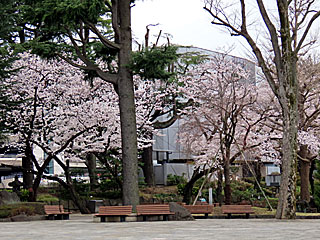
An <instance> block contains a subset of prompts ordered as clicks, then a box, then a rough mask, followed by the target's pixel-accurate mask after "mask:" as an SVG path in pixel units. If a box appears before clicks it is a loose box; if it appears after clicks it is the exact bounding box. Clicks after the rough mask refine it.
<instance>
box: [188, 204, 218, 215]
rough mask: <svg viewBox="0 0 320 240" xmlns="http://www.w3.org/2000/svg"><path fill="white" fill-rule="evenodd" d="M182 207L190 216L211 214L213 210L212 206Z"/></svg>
mask: <svg viewBox="0 0 320 240" xmlns="http://www.w3.org/2000/svg"><path fill="white" fill-rule="evenodd" d="M183 207H184V208H186V209H188V211H189V212H190V213H191V214H192V213H194V214H197V213H198V214H202V213H203V214H206V213H212V210H213V206H210V205H184V206H183Z"/></svg>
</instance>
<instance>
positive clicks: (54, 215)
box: [44, 205, 71, 220]
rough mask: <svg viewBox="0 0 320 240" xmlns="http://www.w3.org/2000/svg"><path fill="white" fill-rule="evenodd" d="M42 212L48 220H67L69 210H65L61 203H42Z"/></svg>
mask: <svg viewBox="0 0 320 240" xmlns="http://www.w3.org/2000/svg"><path fill="white" fill-rule="evenodd" d="M44 212H45V213H46V215H48V219H49V220H54V219H59V220H68V219H69V214H71V212H65V211H64V209H63V205H44Z"/></svg>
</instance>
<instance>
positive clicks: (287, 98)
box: [276, 47, 299, 219]
mask: <svg viewBox="0 0 320 240" xmlns="http://www.w3.org/2000/svg"><path fill="white" fill-rule="evenodd" d="M283 48H284V47H283ZM290 53H292V51H291V52H290V51H286V52H285V53H283V54H284V55H285V57H284V62H283V65H284V68H283V72H280V73H279V74H278V78H279V81H283V82H284V84H283V87H282V86H280V89H279V91H280V94H279V100H280V104H281V107H282V115H283V137H282V173H281V185H280V194H279V202H278V207H277V213H276V218H278V219H295V217H296V215H295V212H296V181H297V134H298V119H299V118H298V81H297V75H296V58H295V56H291V55H290Z"/></svg>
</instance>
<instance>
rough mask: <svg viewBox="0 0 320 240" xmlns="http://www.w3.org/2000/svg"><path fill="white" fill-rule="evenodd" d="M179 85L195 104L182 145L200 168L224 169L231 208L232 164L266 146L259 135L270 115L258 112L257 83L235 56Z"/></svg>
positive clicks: (200, 70)
mask: <svg viewBox="0 0 320 240" xmlns="http://www.w3.org/2000/svg"><path fill="white" fill-rule="evenodd" d="M250 77H251V78H250ZM181 81H182V82H184V84H185V85H184V86H183V87H182V88H181V89H180V90H181V92H182V93H183V95H184V97H185V98H186V99H191V100H192V102H193V104H192V106H190V107H187V108H185V109H184V110H182V111H181V114H182V119H183V125H182V128H181V131H180V136H179V138H180V142H181V143H182V144H183V145H184V147H185V149H186V150H187V151H189V152H190V153H191V154H192V155H193V156H194V158H195V160H196V164H197V165H204V164H206V165H208V166H209V167H210V168H213V169H218V168H222V169H223V171H224V178H225V202H226V204H230V203H231V188H230V174H231V172H230V164H231V163H233V162H234V161H235V160H236V159H238V158H240V157H241V154H242V153H243V152H247V151H249V150H251V151H253V149H255V148H257V147H258V146H259V145H260V144H261V143H262V142H263V140H262V135H257V134H255V132H258V130H259V129H261V128H262V127H261V126H262V125H261V122H263V121H264V120H265V119H266V115H267V113H268V111H267V110H265V109H259V111H258V108H259V105H255V103H256V101H257V96H256V87H255V81H254V78H253V79H252V76H250V75H249V73H248V72H247V71H245V70H244V69H243V66H241V65H240V64H236V63H235V60H234V59H232V58H231V57H227V56H220V58H219V57H217V58H214V59H211V60H210V61H208V62H206V63H204V64H200V65H199V66H197V67H196V68H193V69H192V70H191V71H189V72H188V74H186V76H185V77H182V78H181Z"/></svg>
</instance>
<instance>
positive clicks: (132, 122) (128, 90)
mask: <svg viewBox="0 0 320 240" xmlns="http://www.w3.org/2000/svg"><path fill="white" fill-rule="evenodd" d="M130 2H131V1H130V0H119V1H118V10H119V11H118V15H119V18H118V20H119V21H118V24H119V29H120V32H119V44H120V50H119V79H118V91H119V105H120V122H121V139H122V161H123V204H124V205H132V206H133V208H134V209H135V206H136V205H137V204H139V187H138V150H137V126H136V115H135V103H134V91H133V77H132V72H131V71H130V69H129V67H128V66H129V64H130V61H131V52H132V36H131V12H130Z"/></svg>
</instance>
